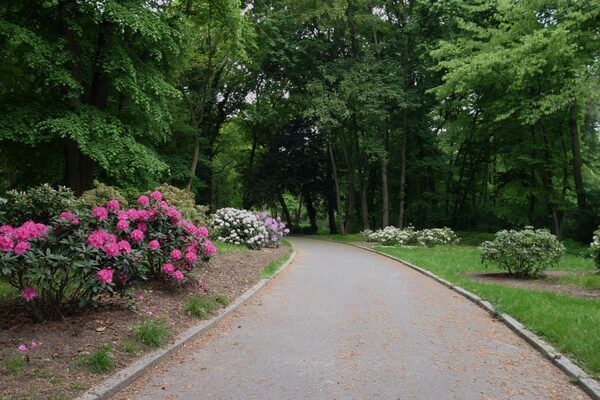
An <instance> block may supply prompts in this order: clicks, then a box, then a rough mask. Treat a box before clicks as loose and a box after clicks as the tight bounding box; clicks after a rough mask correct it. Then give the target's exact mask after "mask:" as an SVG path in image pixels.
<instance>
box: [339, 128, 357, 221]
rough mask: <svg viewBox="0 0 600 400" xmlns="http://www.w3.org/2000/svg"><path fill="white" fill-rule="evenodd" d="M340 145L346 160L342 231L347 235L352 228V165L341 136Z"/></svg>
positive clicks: (346, 145)
mask: <svg viewBox="0 0 600 400" xmlns="http://www.w3.org/2000/svg"><path fill="white" fill-rule="evenodd" d="M342 145H343V148H344V157H345V159H346V168H347V175H348V204H347V210H346V216H345V221H344V224H345V226H344V231H345V232H347V233H348V232H350V229H351V228H352V213H353V212H354V195H355V193H354V189H355V188H354V163H353V162H352V154H351V152H350V149H348V144H347V143H346V140H345V139H344V137H343V136H342Z"/></svg>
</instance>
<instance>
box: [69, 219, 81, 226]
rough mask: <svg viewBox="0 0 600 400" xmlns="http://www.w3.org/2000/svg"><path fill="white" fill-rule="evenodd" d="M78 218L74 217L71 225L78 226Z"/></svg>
mask: <svg viewBox="0 0 600 400" xmlns="http://www.w3.org/2000/svg"><path fill="white" fill-rule="evenodd" d="M79 222H80V221H79V218H77V217H75V218H73V219H72V220H71V225H79Z"/></svg>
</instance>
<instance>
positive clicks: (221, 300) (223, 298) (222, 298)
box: [215, 294, 229, 307]
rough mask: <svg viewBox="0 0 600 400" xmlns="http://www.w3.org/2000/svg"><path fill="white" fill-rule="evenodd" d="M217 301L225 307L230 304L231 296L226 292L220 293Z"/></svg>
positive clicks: (216, 298)
mask: <svg viewBox="0 0 600 400" xmlns="http://www.w3.org/2000/svg"><path fill="white" fill-rule="evenodd" d="M215 301H216V302H217V303H219V304H221V305H222V306H224V307H227V306H228V305H229V297H227V295H226V294H220V295H218V296H217V297H215Z"/></svg>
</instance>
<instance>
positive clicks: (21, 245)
mask: <svg viewBox="0 0 600 400" xmlns="http://www.w3.org/2000/svg"><path fill="white" fill-rule="evenodd" d="M30 249H31V245H30V244H29V242H18V243H17V244H16V246H15V254H16V255H21V254H23V253H25V252H27V251H28V250H30Z"/></svg>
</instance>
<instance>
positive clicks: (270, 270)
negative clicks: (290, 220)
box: [260, 239, 292, 279]
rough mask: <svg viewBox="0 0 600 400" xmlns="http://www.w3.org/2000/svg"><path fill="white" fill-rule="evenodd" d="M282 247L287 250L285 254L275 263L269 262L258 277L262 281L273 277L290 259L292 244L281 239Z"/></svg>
mask: <svg viewBox="0 0 600 400" xmlns="http://www.w3.org/2000/svg"><path fill="white" fill-rule="evenodd" d="M282 243H283V245H284V246H285V247H287V248H288V251H287V253H285V254H284V255H283V256H281V257H279V258H278V259H277V260H275V261H271V262H270V263H269V264H267V266H266V267H265V268H264V269H263V270H262V271H261V272H260V277H261V278H262V279H268V278H270V277H272V276H273V274H274V273H275V272H277V270H278V269H279V268H281V266H282V265H283V264H284V263H285V262H286V261H287V260H288V259H289V258H290V254H291V253H292V244H291V243H290V242H288V241H287V240H285V239H283V241H282Z"/></svg>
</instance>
